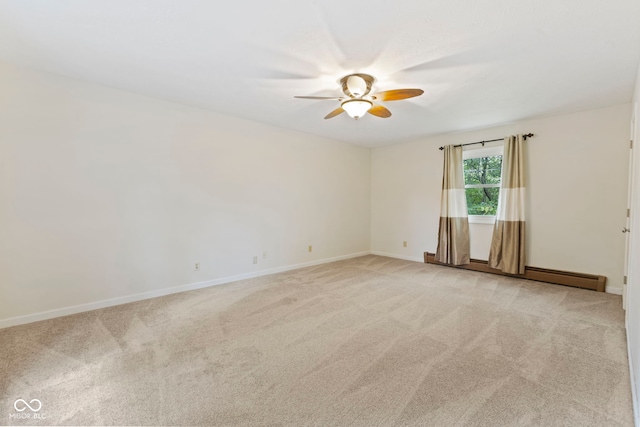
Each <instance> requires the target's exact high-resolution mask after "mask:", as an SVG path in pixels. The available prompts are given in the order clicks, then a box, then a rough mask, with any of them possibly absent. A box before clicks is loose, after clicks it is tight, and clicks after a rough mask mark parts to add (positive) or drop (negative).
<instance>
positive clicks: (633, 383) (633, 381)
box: [624, 316, 640, 427]
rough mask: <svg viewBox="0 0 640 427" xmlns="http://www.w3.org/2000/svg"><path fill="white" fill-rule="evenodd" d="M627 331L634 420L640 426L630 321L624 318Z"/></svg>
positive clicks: (637, 426)
mask: <svg viewBox="0 0 640 427" xmlns="http://www.w3.org/2000/svg"><path fill="white" fill-rule="evenodd" d="M624 326H625V328H624V329H625V332H626V334H627V359H628V361H629V375H630V376H631V401H632V402H633V421H634V425H635V426H636V427H640V414H639V413H638V409H640V408H638V395H637V393H636V379H635V376H634V375H633V371H634V366H633V361H632V359H631V348H630V347H629V322H628V321H627V317H626V316H625V319H624Z"/></svg>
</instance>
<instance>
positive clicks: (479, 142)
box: [439, 133, 533, 150]
mask: <svg viewBox="0 0 640 427" xmlns="http://www.w3.org/2000/svg"><path fill="white" fill-rule="evenodd" d="M532 136H533V134H532V133H525V134H524V135H522V138H524V140H525V141H526V140H527V138H531V137H532ZM502 140H504V138H498V139H490V140H488V141H478V142H469V143H467V144H458V145H454V147H464V146H465V145H474V144H482V146H483V147H484V144H485V142H495V141H502ZM439 150H444V147H440V148H439Z"/></svg>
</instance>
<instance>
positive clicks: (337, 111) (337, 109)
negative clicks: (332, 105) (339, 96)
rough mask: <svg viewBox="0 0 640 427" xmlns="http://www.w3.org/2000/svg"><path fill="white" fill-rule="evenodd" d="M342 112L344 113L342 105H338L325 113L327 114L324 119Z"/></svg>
mask: <svg viewBox="0 0 640 427" xmlns="http://www.w3.org/2000/svg"><path fill="white" fill-rule="evenodd" d="M342 113H344V110H343V109H342V107H338V108H336V109H335V110H333V111H332V112H330V113H329V114H327V115H326V116H325V117H324V119H325V120H326V119H330V118H332V117H335V116H337V115H340V114H342Z"/></svg>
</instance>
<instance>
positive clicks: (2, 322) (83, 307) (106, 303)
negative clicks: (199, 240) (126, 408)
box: [0, 251, 371, 329]
mask: <svg viewBox="0 0 640 427" xmlns="http://www.w3.org/2000/svg"><path fill="white" fill-rule="evenodd" d="M370 253H371V252H369V251H365V252H357V253H353V254H348V255H341V256H337V257H332V258H324V259H321V260H316V261H310V262H303V263H300V264H293V265H287V266H284V267H276V268H269V269H266V270H260V271H254V272H251V273H245V274H238V275H236V276H228V277H222V278H219V279H213V280H207V281H204V282H198V283H190V284H188V285H181V286H174V287H171V288H164V289H158V290H154V291H148V292H142V293H138V294H133V295H127V296H123V297H117V298H110V299H105V300H101V301H95V302H90V303H86V304H80V305H74V306H70V307H63V308H57V309H54V310H48V311H42V312H39V313H33V314H27V315H24V316H16V317H9V318H7V319H0V329H3V328H8V327H11V326H17V325H23V324H25V323H32V322H39V321H41V320H47V319H53V318H55V317H62V316H68V315H70V314H76V313H82V312H85V311H91V310H98V309H100V308H106V307H112V306H114V305H120V304H127V303H130V302H135V301H142V300H145V299H149V298H157V297H162V296H165V295H170V294H177V293H179V292H186V291H193V290H195V289H202V288H208V287H210V286H216V285H222V284H225V283H231V282H237V281H238V280H245V279H252V278H254V277H260V276H266V275H269V274H275V273H282V272H284V271H290V270H297V269H299V268H304V267H312V266H314V265H320V264H326V263H329V262H335V261H341V260H345V259H350V258H357V257H360V256H364V255H369V254H370Z"/></svg>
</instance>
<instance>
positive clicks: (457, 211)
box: [435, 145, 470, 265]
mask: <svg viewBox="0 0 640 427" xmlns="http://www.w3.org/2000/svg"><path fill="white" fill-rule="evenodd" d="M462 168H463V164H462V147H454V146H453V145H447V146H446V147H444V172H443V176H442V199H441V204H440V228H439V230H438V250H437V251H436V256H435V259H436V261H439V262H442V263H445V264H452V265H462V264H469V253H470V248H469V218H468V216H467V199H466V196H465V191H464V176H463V171H462Z"/></svg>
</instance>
